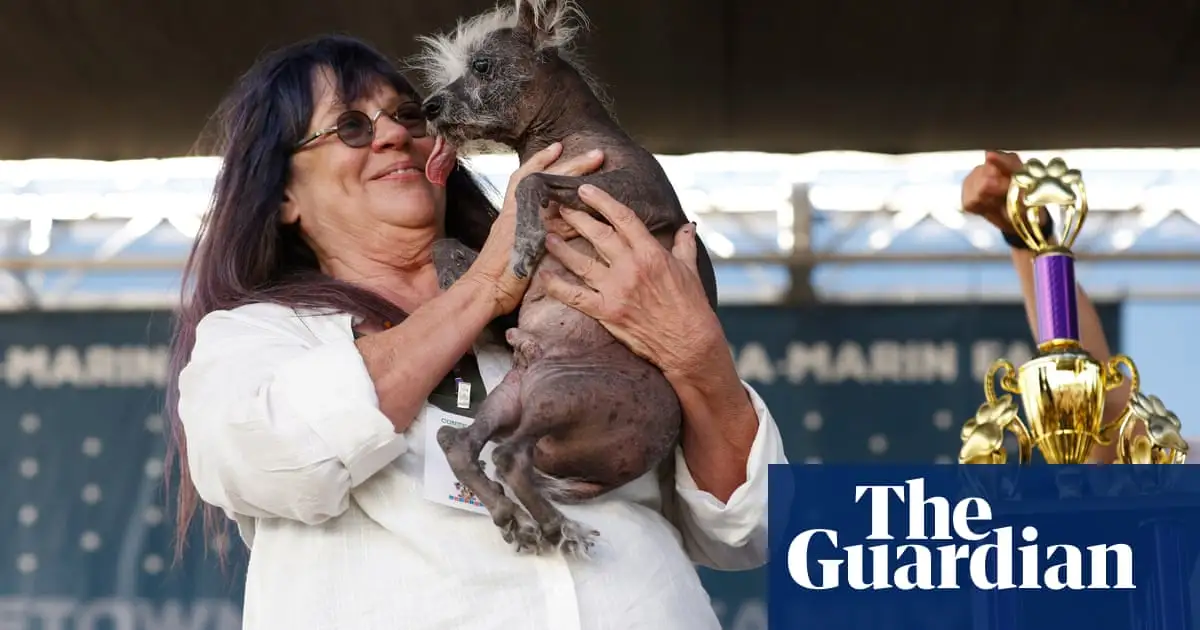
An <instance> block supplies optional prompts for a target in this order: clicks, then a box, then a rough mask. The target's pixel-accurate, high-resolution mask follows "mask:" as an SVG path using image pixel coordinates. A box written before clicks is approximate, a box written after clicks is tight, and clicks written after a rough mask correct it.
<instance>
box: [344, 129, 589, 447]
mask: <svg viewBox="0 0 1200 630" xmlns="http://www.w3.org/2000/svg"><path fill="white" fill-rule="evenodd" d="M561 151H562V146H561V145H560V144H557V143H556V144H553V145H550V146H549V147H547V148H546V149H543V150H542V151H540V152H538V153H537V154H535V155H534V156H532V157H530V158H529V159H528V160H526V162H525V164H523V165H521V167H520V168H519V169H517V171H516V172H514V173H513V174H512V176H511V177H510V178H509V183H508V191H507V192H506V194H505V201H504V206H503V208H502V209H501V212H500V215H499V216H498V217H497V218H496V221H495V223H494V224H493V225H492V229H491V234H490V235H489V236H488V239H487V242H486V243H485V244H484V246H483V249H482V250H481V251H480V252H479V256H478V258H476V260H475V262H474V263H473V264H472V265H471V268H470V269H469V270H468V271H467V273H466V274H465V275H464V276H463V277H462V278H460V279H459V281H458V282H455V283H454V284H453V285H452V286H451V287H450V288H449V289H447V290H446V291H445V292H444V293H443V294H442V295H439V296H437V297H436V298H434V299H432V300H430V301H428V302H426V303H425V304H424V305H422V306H421V307H420V308H418V309H416V310H415V311H414V312H413V313H412V314H411V315H410V316H409V317H408V318H407V319H405V321H403V322H401V323H400V324H398V325H396V326H393V327H392V328H389V329H388V330H385V331H383V332H380V333H376V334H373V335H368V336H365V337H363V338H361V339H359V340H358V341H357V342H356V343H357V345H358V348H359V351H360V352H361V353H362V356H363V362H364V363H366V366H367V372H368V373H369V374H370V375H371V379H372V380H373V381H374V382H375V389H376V391H377V392H378V394H379V406H380V409H381V410H383V412H384V413H385V414H386V415H387V416H388V418H390V419H391V420H392V423H393V424H394V425H395V427H396V430H397V431H404V430H406V429H408V427H409V425H411V424H412V422H413V420H414V419H415V418H416V415H417V412H418V411H420V409H421V407H422V406H423V405H424V404H425V399H426V398H428V396H429V393H430V392H432V391H433V388H434V387H436V386H437V384H438V382H439V381H440V380H441V379H442V378H443V377H444V376H445V375H446V374H447V373H448V372H449V371H450V369H451V368H452V367H453V366H454V364H455V363H456V362H457V361H458V360H459V359H460V358H461V357H462V356H463V354H465V353H466V352H467V350H468V349H469V348H470V347H471V344H472V343H474V341H475V340H476V339H477V338H478V337H479V334H480V333H481V332H482V331H483V329H484V327H485V326H487V324H488V322H490V321H492V320H493V319H495V318H496V317H498V316H500V315H503V314H505V313H509V312H511V311H512V310H513V309H514V308H516V305H517V303H519V302H520V300H521V298H522V296H524V294H525V288H526V287H527V286H528V284H529V280H528V279H524V280H522V279H519V278H517V277H516V276H514V275H513V274H512V272H511V270H510V269H509V266H510V265H509V259H510V252H511V251H512V248H513V243H514V241H515V235H516V199H515V195H516V187H517V184H518V183H519V182H520V181H521V179H523V178H524V177H525V176H526V175H528V174H529V173H534V172H541V171H545V172H547V173H553V174H558V175H584V174H587V173H590V172H592V171H594V170H595V169H597V168H599V167H600V164H601V163H602V162H603V161H604V155H603V153H601V152H598V151H596V152H592V153H588V154H584V155H581V156H578V157H575V158H572V159H569V160H564V161H563V162H561V163H555V160H557V159H558V156H559V155H560V154H561Z"/></svg>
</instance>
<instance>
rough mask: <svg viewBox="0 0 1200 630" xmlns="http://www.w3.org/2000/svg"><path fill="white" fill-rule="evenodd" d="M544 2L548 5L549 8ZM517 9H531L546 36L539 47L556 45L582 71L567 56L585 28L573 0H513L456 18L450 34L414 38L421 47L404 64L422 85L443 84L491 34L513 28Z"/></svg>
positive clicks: (463, 68)
mask: <svg viewBox="0 0 1200 630" xmlns="http://www.w3.org/2000/svg"><path fill="white" fill-rule="evenodd" d="M547 4H551V7H549V10H548V9H547V6H546V5H547ZM522 5H524V6H522ZM521 10H528V11H532V12H533V20H534V24H536V25H537V27H538V30H539V31H540V32H542V33H546V34H549V35H550V37H549V38H546V39H539V40H538V46H539V49H546V48H556V49H558V51H559V53H560V56H563V57H564V59H566V60H567V61H568V62H569V63H571V64H572V65H573V66H575V67H576V69H577V70H580V71H582V70H583V69H582V67H581V66H580V65H579V64H577V63H574V62H573V60H572V59H571V58H570V56H569V50H570V48H571V44H572V43H573V42H574V40H575V36H576V35H577V34H578V33H579V31H581V30H587V28H588V20H587V16H585V15H584V14H583V11H581V10H580V9H579V5H578V4H576V2H575V1H574V0H557V2H550V1H549V0H513V1H512V2H511V4H510V5H509V6H502V5H497V6H496V7H495V8H494V9H492V10H491V11H488V12H486V13H481V14H479V15H476V16H475V17H473V18H470V19H469V20H465V21H464V20H459V22H458V26H457V27H456V28H455V29H454V30H453V31H452V32H451V33H448V34H444V35H433V36H428V35H423V36H420V37H418V38H417V41H418V42H420V43H421V44H424V45H425V50H423V51H422V52H421V53H419V54H417V55H416V56H414V57H413V58H412V59H410V60H409V61H408V62H407V64H406V65H408V67H410V68H412V69H413V70H416V71H417V72H418V74H419V75H420V76H421V79H422V80H423V82H424V83H425V87H426V88H429V89H437V88H441V87H445V86H447V85H449V84H451V83H453V82H454V81H455V80H456V79H458V78H459V77H460V76H462V75H463V74H464V73H465V72H466V71H467V64H468V63H469V62H470V59H471V56H472V55H473V54H475V51H476V50H478V49H479V46H480V45H482V44H483V42H484V41H486V40H487V38H488V37H489V36H491V35H492V33H495V32H496V31H500V30H504V29H508V28H516V26H517V23H518V19H519V12H520V11H521Z"/></svg>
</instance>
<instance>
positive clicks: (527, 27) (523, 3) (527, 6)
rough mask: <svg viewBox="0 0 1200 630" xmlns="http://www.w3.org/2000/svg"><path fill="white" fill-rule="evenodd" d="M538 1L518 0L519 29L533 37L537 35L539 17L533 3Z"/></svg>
mask: <svg viewBox="0 0 1200 630" xmlns="http://www.w3.org/2000/svg"><path fill="white" fill-rule="evenodd" d="M536 1H537V0H517V28H519V29H521V30H522V31H525V32H527V33H529V34H530V35H533V34H535V33H537V30H538V28H537V15H536V13H537V12H536V11H535V10H534V7H533V3H534V2H536Z"/></svg>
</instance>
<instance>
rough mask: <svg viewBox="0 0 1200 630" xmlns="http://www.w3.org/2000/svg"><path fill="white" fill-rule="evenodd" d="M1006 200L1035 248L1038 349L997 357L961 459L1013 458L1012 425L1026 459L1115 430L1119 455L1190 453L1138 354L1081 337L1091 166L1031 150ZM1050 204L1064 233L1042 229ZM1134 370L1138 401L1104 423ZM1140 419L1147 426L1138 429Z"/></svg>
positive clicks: (1067, 457) (1166, 458)
mask: <svg viewBox="0 0 1200 630" xmlns="http://www.w3.org/2000/svg"><path fill="white" fill-rule="evenodd" d="M1007 201H1008V208H1007V209H1008V217H1009V220H1010V221H1011V222H1012V225H1013V230H1014V231H1015V232H1016V233H1017V236H1019V237H1020V238H1021V240H1022V241H1024V242H1025V244H1026V245H1028V246H1029V249H1030V250H1031V251H1032V252H1033V270H1034V290H1035V303H1036V306H1037V340H1038V353H1037V356H1035V357H1034V358H1033V359H1031V360H1029V361H1027V362H1026V363H1024V364H1022V365H1021V366H1020V368H1017V369H1014V368H1013V364H1012V363H1011V362H1009V361H1008V360H1006V359H998V360H997V361H996V362H995V363H993V364H992V366H991V368H990V369H989V370H988V374H987V378H986V379H985V385H984V387H985V391H984V394H985V395H986V397H987V404H985V405H984V406H983V407H981V408H980V410H979V413H978V414H976V417H975V418H972V419H971V420H969V421H967V423H966V424H965V425H964V427H963V432H962V441H963V445H962V448H961V450H960V451H959V458H958V459H959V462H960V463H964V464H987V463H993V464H998V463H1004V462H1006V461H1007V455H1006V454H1001V453H1000V452H998V449H1001V448H1002V442H1003V434H1004V433H1005V432H1011V433H1013V434H1014V435H1015V436H1016V438H1017V443H1018V451H1019V454H1018V456H1019V461H1020V463H1022V464H1027V463H1029V462H1030V461H1031V459H1032V454H1033V450H1035V449H1036V450H1037V451H1038V452H1040V453H1041V454H1042V456H1043V457H1044V458H1045V460H1046V462H1047V463H1050V464H1083V463H1087V462H1089V461H1091V458H1092V457H1093V453H1094V451H1095V450H1096V447H1097V446H1106V445H1110V444H1112V441H1113V439H1115V440H1116V441H1117V461H1118V462H1120V463H1130V464H1132V463H1177V464H1178V463H1183V461H1184V459H1185V458H1186V455H1187V442H1185V441H1183V440H1182V438H1179V437H1178V427H1177V424H1178V419H1174V423H1173V422H1172V420H1171V419H1173V418H1174V414H1169V412H1167V411H1166V410H1165V408H1163V409H1161V410H1160V409H1159V407H1162V403H1161V401H1159V402H1155V401H1158V399H1157V398H1155V397H1149V398H1147V397H1145V396H1144V395H1142V393H1141V391H1140V379H1139V378H1138V372H1137V367H1136V366H1135V365H1134V363H1133V360H1132V359H1130V358H1129V357H1127V356H1124V355H1115V356H1113V357H1112V358H1111V359H1109V360H1108V361H1106V362H1104V363H1101V362H1099V361H1097V360H1096V359H1095V358H1094V357H1092V356H1091V355H1090V354H1089V353H1088V352H1087V351H1086V350H1084V349H1083V348H1082V347H1081V346H1080V345H1079V318H1078V310H1077V303H1076V286H1075V257H1074V254H1073V253H1072V251H1071V247H1072V246H1073V245H1074V244H1075V240H1076V239H1077V238H1078V236H1079V231H1080V229H1081V228H1082V227H1083V222H1084V220H1085V219H1086V218H1087V211H1088V205H1087V192H1086V189H1085V188H1084V185H1083V175H1082V174H1081V173H1080V172H1079V171H1078V170H1074V169H1070V168H1068V167H1067V163H1066V162H1065V161H1063V160H1062V159H1061V158H1055V159H1053V160H1050V163H1049V164H1043V163H1042V162H1040V161H1039V160H1036V159H1034V160H1029V161H1027V162H1026V163H1025V167H1024V168H1023V169H1022V170H1021V171H1020V172H1018V173H1016V174H1014V175H1013V178H1012V182H1011V184H1010V185H1009V188H1008V199H1007ZM1043 213H1050V214H1051V216H1054V215H1058V219H1059V220H1057V221H1056V222H1055V223H1056V224H1057V225H1059V226H1060V229H1059V233H1058V234H1051V233H1045V232H1043V230H1042V227H1043V222H1042V216H1043ZM1047 232H1048V230H1047ZM1122 366H1123V367H1125V368H1126V371H1127V372H1128V376H1126V374H1125V373H1124V372H1122V371H1121V369H1120V368H1121V367H1122ZM997 377H1000V378H999V382H998V383H997ZM1126 378H1128V379H1129V380H1130V385H1131V391H1132V394H1131V399H1130V402H1129V403H1128V405H1127V406H1126V408H1125V409H1124V410H1123V413H1122V414H1121V416H1120V417H1119V418H1118V419H1117V421H1115V422H1113V423H1111V424H1108V425H1105V424H1104V407H1105V398H1106V395H1107V394H1108V392H1110V391H1112V390H1114V389H1116V388H1118V387H1120V386H1121V384H1122V383H1124V382H1125V379H1126ZM997 385H999V388H1000V390H1001V391H1002V392H1004V393H1005V394H1013V395H1017V396H1020V397H1021V408H1022V409H1023V410H1024V412H1025V418H1026V421H1025V422H1024V423H1023V422H1022V421H1021V419H1020V418H1019V417H1018V416H1017V414H1016V412H1015V410H1013V409H1012V408H1011V403H1009V402H1008V400H1009V398H1008V396H1007V395H1002V396H997V392H996V386H997ZM1156 405H1157V406H1156ZM1168 414H1169V416H1168ZM1139 426H1141V427H1143V429H1144V431H1137V430H1136V429H1137V427H1139ZM1140 433H1145V434H1146V435H1144V436H1143V435H1140ZM1135 434H1138V435H1135ZM1114 436H1115V437H1114Z"/></svg>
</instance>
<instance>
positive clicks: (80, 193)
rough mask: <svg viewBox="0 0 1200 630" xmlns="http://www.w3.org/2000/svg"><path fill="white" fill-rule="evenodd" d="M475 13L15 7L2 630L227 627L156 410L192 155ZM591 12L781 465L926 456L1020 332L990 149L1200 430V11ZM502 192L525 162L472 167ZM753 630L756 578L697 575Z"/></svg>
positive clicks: (2, 455)
mask: <svg viewBox="0 0 1200 630" xmlns="http://www.w3.org/2000/svg"><path fill="white" fill-rule="evenodd" d="M490 4H491V3H490V2H488V1H487V0H472V1H467V0H437V1H436V2H434V1H432V0H431V1H429V2H420V1H419V0H388V1H387V2H384V1H381V0H358V1H353V2H349V1H346V2H341V3H332V2H321V3H317V2H310V1H306V0H298V1H297V0H293V1H291V2H282V1H280V0H258V1H257V2H237V3H235V2H232V1H230V0H206V1H204V2H195V1H192V0H186V1H185V0H178V1H177V2H175V3H173V4H167V3H152V2H137V1H134V0H125V1H116V0H113V1H110V2H106V3H96V2H85V1H83V0H61V1H58V2H54V3H45V2H35V1H18V0H0V304H2V305H3V308H4V312H3V313H0V361H2V363H0V391H2V392H3V393H2V394H0V463H3V466H4V472H3V473H2V476H0V479H2V480H3V483H2V485H0V630H18V629H20V630H24V629H33V628H46V629H51V628H53V629H56V630H57V629H63V630H74V629H79V630H83V629H93V628H94V629H101V628H103V629H107V628H114V629H121V630H126V629H130V630H131V629H139V630H140V629H143V628H145V629H150V628H155V629H161V630H168V629H169V630H174V629H184V628H187V629H192V630H208V629H211V630H217V629H219V630H233V629H235V628H238V627H239V624H240V621H239V612H238V611H239V601H240V597H241V593H240V589H239V586H238V585H239V583H240V575H241V573H240V572H241V571H243V570H244V557H243V555H242V553H241V549H240V546H239V545H240V543H239V542H238V541H229V540H223V541H222V540H217V541H208V542H209V543H210V546H212V545H214V544H215V545H216V546H218V547H219V546H224V547H226V548H227V549H229V550H230V551H231V554H232V561H231V563H230V564H229V566H228V567H226V568H225V569H223V570H222V569H221V568H220V567H219V566H218V563H217V561H216V559H215V558H214V557H213V555H212V554H211V553H210V554H208V555H205V553H204V552H203V548H204V542H205V541H203V540H202V538H201V537H200V534H199V532H194V535H193V540H192V543H191V546H190V550H189V552H188V553H187V554H185V557H184V558H183V560H182V561H181V562H180V563H177V564H176V563H173V561H172V555H173V551H172V549H171V546H170V536H169V527H170V525H169V524H170V522H171V520H172V514H171V512H170V508H169V505H168V503H167V502H166V501H165V499H164V497H165V496H166V495H165V492H164V481H167V480H166V479H164V468H163V463H162V459H161V458H162V452H163V416H162V414H161V410H162V404H163V394H164V390H163V387H164V383H165V380H166V371H167V365H166V358H167V347H166V344H167V343H168V342H169V337H170V319H171V309H172V307H173V306H174V305H175V304H177V303H178V300H179V290H178V280H179V270H180V268H181V265H182V262H183V260H184V258H185V256H186V255H187V252H188V250H189V247H190V245H191V241H192V238H193V237H194V235H195V234H196V230H197V227H198V225H199V222H200V219H201V217H202V216H203V214H204V212H205V210H206V207H207V204H208V200H209V199H208V197H209V192H210V188H211V184H212V180H213V177H214V175H215V173H216V170H217V168H218V166H219V164H218V162H217V161H216V160H215V159H214V158H212V157H211V156H205V155H197V154H196V153H195V152H194V151H193V146H194V144H195V142H196V140H197V138H198V137H199V135H200V133H201V130H202V128H203V126H204V123H205V121H206V119H207V117H208V116H209V115H210V114H211V112H212V110H213V108H214V107H215V106H216V104H217V101H218V100H219V99H220V97H221V95H222V94H223V93H224V91H225V90H227V89H228V88H229V86H230V85H231V84H232V82H233V81H234V80H235V79H236V78H237V76H238V75H239V74H240V73H241V72H243V71H244V70H245V69H247V68H248V67H249V65H250V64H251V63H252V62H253V60H254V59H255V58H256V57H257V56H258V55H260V54H261V53H263V52H265V51H266V50H269V49H271V48H274V47H276V46H279V45H283V44H286V43H289V42H291V41H294V40H297V39H300V38H303V37H307V36H310V35H315V34H319V33H324V32H344V33H348V34H352V35H355V36H359V37H362V38H365V39H367V40H369V41H371V42H372V43H373V44H375V45H376V46H378V47H380V48H381V49H383V50H385V51H386V52H388V53H389V54H392V55H394V56H396V57H404V56H407V55H410V54H412V53H413V52H415V47H414V43H413V38H414V36H416V35H418V34H424V33H430V32H434V31H439V30H444V29H446V28H449V27H452V26H453V24H454V22H455V20H456V19H457V18H458V17H460V16H469V15H473V14H475V13H476V12H478V11H480V10H483V9H485V8H487V7H488V6H490ZM864 6H865V5H863V4H861V3H815V2H808V1H804V2H791V3H776V2H773V1H770V0H642V1H639V2H633V1H632V0H605V1H603V2H601V1H599V0H597V1H594V2H588V3H585V4H584V9H585V10H586V11H587V12H588V14H589V16H590V17H591V18H592V22H593V29H592V32H591V33H590V35H589V36H588V37H587V39H586V40H585V41H584V50H585V52H586V58H587V59H588V60H589V63H590V65H591V68H592V69H593V70H594V71H595V73H596V74H598V75H599V77H600V78H601V80H602V82H603V83H605V84H606V85H607V87H608V90H609V93H610V95H611V96H612V97H613V98H614V100H615V103H616V111H617V114H618V116H619V117H620V119H621V122H622V123H623V124H624V125H625V126H626V127H627V129H628V130H629V131H630V132H631V133H632V134H633V135H634V136H635V137H636V138H637V139H639V140H640V141H642V142H644V143H645V144H646V145H647V146H648V147H649V148H650V149H651V150H652V151H654V152H655V153H656V154H658V155H659V156H660V159H661V161H662V163H663V164H664V166H665V167H666V169H667V171H668V173H669V174H670V176H671V178H672V180H673V182H674V183H675V186H676V188H677V190H678V192H679V194H680V196H681V198H682V199H683V201H684V204H685V206H686V208H687V211H688V212H689V214H690V215H691V216H692V217H693V218H694V219H695V220H697V221H698V223H699V226H700V231H701V236H702V237H703V238H704V240H705V241H706V243H707V245H708V246H709V248H710V250H711V251H712V253H713V255H714V258H715V261H716V264H717V265H718V280H719V286H720V293H721V298H722V306H721V313H720V315H721V317H722V319H723V321H724V324H725V327H726V331H727V334H728V336H729V340H730V344H731V350H732V352H733V353H734V356H735V358H736V360H737V363H738V367H739V371H740V372H741V373H742V376H743V378H745V379H746V380H747V381H748V382H750V383H751V384H752V385H753V386H755V387H756V388H757V389H758V391H759V392H760V393H761V394H762V395H763V397H764V398H765V399H766V400H767V402H768V403H769V404H770V406H771V409H772V411H773V413H774V414H775V416H776V418H777V420H778V422H779V425H780V428H781V431H782V432H783V435H784V437H785V439H786V440H787V443H788V453H789V456H790V458H791V459H792V460H793V461H796V462H809V463H814V464H816V463H821V462H888V461H904V462H940V463H949V462H951V461H952V459H953V458H954V456H955V454H956V452H957V447H958V443H959V439H958V429H959V427H960V425H961V423H962V422H963V421H964V420H965V419H966V418H968V417H969V416H970V415H971V414H972V412H973V411H974V409H975V408H976V407H977V406H978V405H979V403H980V402H982V397H983V392H982V384H981V380H982V376H983V374H984V371H985V369H986V367H987V366H988V364H990V362H991V361H992V360H993V359H995V358H996V357H998V356H1006V357H1008V358H1010V359H1012V360H1013V361H1014V362H1019V361H1022V360H1024V359H1025V358H1027V357H1028V356H1029V355H1030V353H1031V351H1032V347H1031V346H1032V340H1031V338H1030V334H1029V331H1028V329H1027V325H1026V322H1025V317H1024V312H1023V309H1022V307H1021V305H1020V303H1019V301H1018V298H1019V295H1018V287H1017V284H1016V278H1015V274H1014V272H1013V270H1012V268H1011V266H1010V264H1009V261H1008V254H1007V251H1008V250H1007V246H1006V245H1005V244H1004V243H1003V241H1002V240H1001V239H1000V238H999V235H998V234H996V233H995V230H994V229H992V228H990V227H989V226H988V225H987V224H985V223H983V222H982V221H980V220H977V219H975V218H973V217H967V216H964V215H963V213H962V212H961V208H960V198H959V186H960V184H961V181H962V179H963V177H964V176H965V175H966V174H967V172H968V171H969V170H970V169H971V168H972V167H973V166H975V165H976V164H978V163H980V161H981V160H982V158H983V150H984V149H989V148H994V149H1007V150H1017V151H1020V152H1021V155H1022V157H1023V158H1030V157H1040V158H1042V159H1044V160H1045V159H1048V158H1050V157H1054V156H1061V157H1064V158H1066V160H1067V162H1068V163H1069V164H1070V165H1071V166H1073V167H1076V168H1080V169H1082V170H1083V172H1084V175H1085V180H1086V182H1087V186H1088V189H1089V193H1090V200H1091V207H1092V214H1091V215H1090V216H1089V219H1088V222H1087V224H1086V226H1085V228H1084V233H1083V235H1082V236H1081V238H1080V240H1079V242H1078V244H1077V248H1076V249H1077V251H1078V252H1079V253H1080V257H1081V259H1082V260H1083V261H1084V262H1082V263H1081V264H1080V265H1079V269H1078V277H1079V279H1080V282H1081V283H1082V284H1083V285H1084V286H1085V287H1086V288H1087V289H1088V290H1089V292H1090V293H1091V294H1092V296H1093V297H1094V298H1095V299H1096V300H1097V302H1099V303H1100V310H1101V315H1102V318H1103V319H1104V321H1105V328H1106V331H1107V334H1108V338H1109V342H1110V344H1111V345H1112V346H1113V348H1114V350H1116V351H1122V352H1126V353H1129V354H1131V355H1132V356H1133V358H1134V359H1135V361H1136V362H1137V364H1138V366H1139V368H1140V370H1141V372H1142V376H1143V379H1144V383H1145V387H1146V388H1147V389H1148V390H1150V391H1152V392H1153V393H1156V394H1158V395H1160V396H1161V397H1163V399H1164V400H1165V401H1166V402H1167V404H1168V405H1169V406H1171V407H1172V408H1173V409H1175V410H1176V411H1177V412H1178V413H1179V415H1180V416H1181V417H1182V418H1183V419H1184V426H1185V431H1187V432H1189V433H1190V434H1191V435H1196V434H1198V433H1200V427H1196V425H1195V423H1194V422H1193V421H1191V420H1190V418H1191V417H1192V416H1194V415H1196V414H1197V413H1200V400H1198V399H1196V398H1193V397H1192V396H1191V395H1189V393H1190V392H1193V391H1194V387H1195V386H1194V384H1193V377H1192V372H1191V369H1192V368H1193V367H1194V365H1195V364H1194V363H1193V361H1192V357H1194V356H1197V353H1198V352H1200V340H1198V339H1197V336H1196V335H1195V334H1194V333H1193V332H1192V331H1191V329H1190V328H1189V326H1185V325H1184V324H1186V323H1187V322H1189V321H1196V320H1197V318H1198V317H1200V265H1197V261H1200V225H1198V223H1200V203H1198V200H1200V195H1198V194H1197V193H1200V150H1193V149H1190V148H1189V147H1200V122H1198V119H1197V117H1196V116H1195V114H1194V112H1195V104H1196V103H1197V102H1198V97H1200V81H1197V79H1198V78H1200V12H1198V9H1197V6H1198V4H1197V3H1196V2H1192V1H1184V0H1160V1H1158V2H1144V3H1140V4H1139V3H1086V2H1072V1H1067V0H1061V1H1056V0H1051V1H1047V0H1040V1H1034V0H999V1H996V2H992V3H990V4H986V5H985V4H980V3H963V2H955V1H951V0H920V1H917V0H910V1H909V2H903V3H882V2H881V3H875V4H871V5H870V8H869V10H866V9H864ZM472 164H473V165H474V166H475V168H476V169H477V170H478V171H479V172H481V173H482V174H484V175H485V176H486V177H487V178H488V179H489V180H490V181H491V182H492V183H493V184H494V185H495V186H496V187H497V188H498V189H503V187H504V184H505V182H506V180H507V177H508V175H509V174H510V173H511V171H512V170H513V168H514V167H515V165H516V162H515V159H514V158H513V157H512V156H507V155H488V156H478V157H476V158H473V159H472ZM704 578H705V582H706V584H707V585H708V587H709V589H710V592H711V593H712V595H713V603H714V606H715V607H716V608H717V611H718V614H719V615H720V617H721V619H722V621H723V623H724V625H725V627H726V628H727V629H735V630H753V629H758V628H765V627H766V616H765V608H764V606H763V602H762V598H763V596H764V585H765V579H764V578H763V575H762V574H761V572H746V573H716V572H705V574H704Z"/></svg>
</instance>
